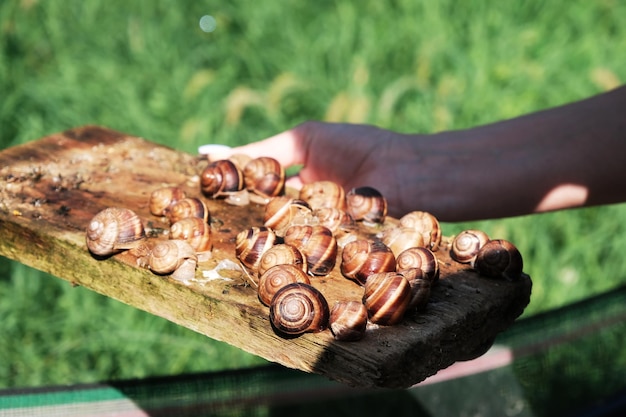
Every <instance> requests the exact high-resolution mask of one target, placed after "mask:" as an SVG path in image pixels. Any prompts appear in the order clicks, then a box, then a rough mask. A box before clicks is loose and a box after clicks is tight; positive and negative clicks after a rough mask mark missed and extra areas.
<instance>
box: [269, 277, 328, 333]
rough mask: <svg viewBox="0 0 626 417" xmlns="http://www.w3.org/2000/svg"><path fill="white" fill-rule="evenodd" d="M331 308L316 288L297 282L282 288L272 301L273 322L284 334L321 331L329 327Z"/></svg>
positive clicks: (277, 329) (271, 319) (275, 327)
mask: <svg viewBox="0 0 626 417" xmlns="http://www.w3.org/2000/svg"><path fill="white" fill-rule="evenodd" d="M329 316H330V311H329V307H328V302H327V301H326V298H324V295H323V294H322V293H321V292H320V291H319V290H318V289H316V288H315V287H313V286H311V285H308V284H304V283H300V282H296V283H291V284H287V285H285V286H284V287H282V288H281V289H279V290H278V291H277V292H276V294H274V297H273V298H272V302H271V304H270V321H271V323H272V326H273V327H274V329H276V331H277V332H278V333H279V334H281V335H300V334H302V333H306V332H312V333H315V332H320V331H322V330H324V329H326V328H327V327H328V319H329Z"/></svg>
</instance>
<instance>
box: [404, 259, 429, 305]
mask: <svg viewBox="0 0 626 417" xmlns="http://www.w3.org/2000/svg"><path fill="white" fill-rule="evenodd" d="M401 274H402V276H404V278H406V280H407V281H409V286H410V287H411V299H410V300H409V305H408V307H407V310H422V309H424V307H426V304H428V300H429V298H430V289H431V287H432V282H431V281H430V280H429V279H428V278H427V277H426V274H425V273H424V271H422V270H421V269H419V268H409V269H405V270H404V271H402V272H401Z"/></svg>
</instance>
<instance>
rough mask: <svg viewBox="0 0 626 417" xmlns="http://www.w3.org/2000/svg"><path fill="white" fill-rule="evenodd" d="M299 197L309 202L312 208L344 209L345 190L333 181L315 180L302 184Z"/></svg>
mask: <svg viewBox="0 0 626 417" xmlns="http://www.w3.org/2000/svg"><path fill="white" fill-rule="evenodd" d="M299 197H300V199H302V200H304V201H306V202H307V203H309V205H310V206H311V208H312V209H319V208H336V209H339V210H345V209H346V192H345V191H344V189H343V187H342V186H341V185H339V184H337V183H336V182H333V181H315V182H311V183H307V184H304V185H303V186H302V188H301V189H300V193H299Z"/></svg>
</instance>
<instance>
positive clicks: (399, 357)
mask: <svg viewBox="0 0 626 417" xmlns="http://www.w3.org/2000/svg"><path fill="white" fill-rule="evenodd" d="M205 164H206V161H205V160H203V159H202V158H199V157H195V156H192V155H189V154H185V153H182V152H178V151H176V150H173V149H170V148H168V147H164V146H160V145H156V144H154V143H151V142H150V141H148V140H145V139H142V138H138V137H133V136H130V135H126V134H123V133H120V132H116V131H112V130H109V129H105V128H101V127H96V126H85V127H80V128H76V129H72V130H68V131H65V132H61V133H58V134H53V135H50V136H48V137H45V138H42V139H39V140H36V141H33V142H30V143H27V144H25V145H20V146H16V147H13V148H8V149H5V150H2V151H1V152H0V255H3V256H5V257H8V258H11V259H14V260H17V261H19V262H22V263H24V264H26V265H29V266H31V267H34V268H36V269H39V270H42V271H46V272H49V273H51V274H53V275H55V276H57V277H60V278H62V279H64V280H67V281H69V282H70V283H71V284H72V285H80V286H83V287H86V288H89V289H91V290H93V291H96V292H98V293H101V294H104V295H106V296H109V297H112V298H115V299H117V300H120V301H122V302H124V303H127V304H129V305H131V306H134V307H136V308H139V309H142V310H145V311H147V312H150V313H152V314H155V315H157V316H160V317H164V318H165V319H167V320H171V321H173V322H175V323H178V324H180V325H181V326H185V327H187V328H189V329H192V330H194V331H197V332H199V333H202V334H204V335H206V336H208V337H211V338H214V339H217V340H221V341H224V342H227V343H229V344H231V345H234V346H237V347H239V348H241V349H243V350H245V351H248V352H250V353H253V354H255V355H259V356H261V357H263V358H266V359H268V360H269V361H272V362H278V363H280V364H283V365H285V366H287V367H290V368H296V369H300V370H303V371H306V372H315V373H319V374H323V375H326V376H327V377H329V378H331V379H334V380H337V381H340V382H343V383H346V384H349V385H352V386H360V387H388V388H401V387H408V386H411V385H413V384H415V383H417V382H420V381H422V380H424V379H425V378H427V377H428V376H430V375H433V374H434V373H436V372H437V371H438V370H440V369H443V368H446V367H448V366H450V365H451V364H452V363H454V362H456V361H459V360H467V359H472V358H474V357H476V356H479V355H480V354H482V353H483V352H485V351H486V349H487V348H488V347H489V346H490V345H491V343H492V342H493V340H494V338H495V336H496V335H497V334H498V333H499V332H501V331H503V330H504V329H506V328H507V327H509V326H510V325H511V324H512V322H513V321H514V320H515V319H516V318H517V317H518V316H519V315H520V314H521V313H522V312H523V310H524V308H525V306H526V305H527V304H528V302H529V298H530V292H531V280H530V277H528V276H526V275H524V276H523V277H522V279H520V280H518V281H516V282H508V281H501V280H494V279H488V278H485V277H481V276H480V275H478V274H477V273H476V272H475V271H473V270H471V269H469V268H467V267H466V266H463V265H460V264H458V263H456V262H454V261H452V260H451V259H450V257H449V255H448V250H447V249H446V247H445V245H444V247H442V248H440V249H439V250H438V251H437V252H436V255H437V257H438V259H439V262H440V265H441V279H440V281H439V284H438V285H437V286H435V287H434V289H433V291H432V294H431V299H430V302H429V304H428V306H427V308H426V310H425V311H423V312H421V313H410V314H407V315H406V317H405V319H404V320H403V321H402V323H400V324H398V325H395V326H390V327H382V326H376V325H371V326H369V327H368V330H367V333H366V336H365V338H364V339H363V340H361V341H359V342H337V341H335V340H334V339H333V337H332V334H331V333H330V331H329V330H325V331H323V332H321V333H316V334H305V335H302V336H300V337H296V338H292V339H284V338H281V337H280V336H278V335H277V334H276V333H275V332H274V331H273V330H272V328H271V325H270V323H269V319H268V309H267V307H265V306H263V305H262V304H261V303H260V302H259V301H258V299H257V295H256V291H255V290H254V288H252V287H251V286H250V285H249V284H248V281H247V279H246V277H245V275H244V274H243V273H242V272H241V271H238V270H235V269H231V270H225V271H222V272H221V273H220V274H218V275H215V273H216V271H215V267H216V265H218V264H219V262H220V261H223V260H231V261H234V262H236V257H235V254H234V239H235V236H236V234H237V233H238V232H239V231H241V230H244V229H246V228H248V227H250V226H259V225H261V224H262V214H263V207H262V206H261V205H258V204H250V205H247V206H243V207H239V206H232V205H229V204H226V203H224V202H223V201H220V200H212V199H206V198H205V201H206V203H207V205H208V207H209V209H210V212H211V217H212V222H211V226H212V230H213V242H214V248H213V252H212V257H211V259H209V260H208V261H205V262H201V263H200V264H199V266H198V269H197V271H196V278H195V279H194V280H193V281H192V282H191V283H190V284H189V285H184V284H181V283H180V282H176V281H174V280H172V279H171V278H169V277H163V276H157V275H155V274H153V273H151V272H150V271H148V270H145V269H142V268H139V267H137V265H136V258H134V257H133V256H132V254H130V253H129V252H124V253H121V254H118V255H114V256H112V257H110V258H107V259H103V260H102V259H95V258H94V257H93V256H92V255H91V254H90V253H89V252H88V250H87V248H86V245H85V229H86V227H87V224H88V222H89V220H90V219H91V218H92V217H93V216H94V215H95V214H96V213H97V212H99V211H100V210H102V209H104V208H106V207H126V208H130V209H132V210H134V211H135V212H136V213H137V214H138V215H139V216H140V217H141V218H142V220H143V222H144V226H145V228H146V230H148V232H149V234H151V235H153V236H156V237H158V236H160V235H161V233H162V232H163V231H164V230H165V229H167V227H168V224H167V223H165V222H164V221H163V219H161V218H158V217H155V216H153V215H151V214H150V212H149V209H148V200H149V195H150V193H151V192H152V191H153V190H154V189H156V188H158V187H161V186H166V185H177V186H180V187H182V188H184V189H185V191H187V193H188V194H190V195H191V196H196V197H201V194H200V192H199V184H198V173H199V172H200V170H201V169H202V167H203V166H204V165H205ZM416 209H419V208H416ZM388 221H390V222H392V221H394V219H389V220H388ZM443 233H444V235H445V234H446V231H445V229H444V230H443ZM448 240H449V239H448ZM337 265H339V263H337ZM208 271H212V272H208ZM207 274H208V276H207ZM312 283H313V285H314V286H315V287H316V288H318V289H319V290H320V291H322V293H323V294H324V295H325V297H326V298H327V300H328V302H329V304H330V305H331V306H332V305H333V303H334V302H335V301H337V300H341V299H355V300H360V299H361V297H362V293H363V290H362V288H361V287H359V286H357V285H356V284H355V283H353V282H352V281H349V280H347V279H345V278H344V277H342V276H341V274H340V273H339V268H338V266H337V267H336V268H335V270H333V271H332V272H331V274H330V275H328V276H326V277H318V278H312ZM93 319H94V320H97V318H96V317H94V318H93Z"/></svg>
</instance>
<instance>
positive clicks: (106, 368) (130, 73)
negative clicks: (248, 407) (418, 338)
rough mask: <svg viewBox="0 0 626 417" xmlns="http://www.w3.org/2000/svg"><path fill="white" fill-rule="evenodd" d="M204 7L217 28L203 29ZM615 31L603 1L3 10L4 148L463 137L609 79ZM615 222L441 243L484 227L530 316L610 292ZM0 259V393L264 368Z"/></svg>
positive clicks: (603, 211) (615, 9) (600, 214)
mask: <svg viewBox="0 0 626 417" xmlns="http://www.w3.org/2000/svg"><path fill="white" fill-rule="evenodd" d="M205 14H210V15H212V16H214V17H215V19H216V22H217V27H216V30H215V31H214V32H211V33H205V32H202V31H201V30H200V28H199V25H198V21H199V19H200V17H201V16H203V15H205ZM625 20H626V3H623V2H619V1H615V0H604V1H596V2H589V1H586V0H560V1H552V2H544V1H540V0H532V1H527V2H501V1H486V0H479V1H472V2H455V1H430V0H423V1H415V0H396V1H387V2H381V1H378V0H369V1H360V0H353V1H328V0H322V1H316V2H288V1H284V2H252V1H230V2H224V1H197V2H172V1H165V0H162V1H138V2H128V1H125V2H124V1H89V0H62V1H61V0H56V1H55V0H48V1H37V0H21V1H17V0H5V1H3V2H2V3H1V4H0V97H1V99H0V148H4V147H8V146H11V145H15V144H19V143H24V142H28V141H31V140H34V139H37V138H39V137H42V136H45V135H47V134H50V133H53V132H57V131H61V130H64V129H67V128H70V127H74V126H80V125H85V124H99V125H104V126H107V127H111V128H114V129H118V130H122V131H125V132H128V133H131V134H135V135H138V136H142V137H145V138H148V139H150V140H153V141H155V142H158V143H162V144H167V145H169V146H172V147H174V148H176V149H180V150H183V151H187V152H194V151H195V149H196V148H197V146H198V145H200V144H203V143H207V142H216V143H225V144H230V145H237V144H243V143H247V142H250V141H254V140H258V139H261V138H263V137H266V136H268V135H272V134H274V133H277V132H279V131H281V130H284V129H287V128H289V127H291V126H293V125H295V124H297V123H299V122H301V121H304V120H307V119H324V120H343V121H350V122H358V123H361V122H363V123H373V124H378V125H380V126H383V127H388V128H392V129H395V130H398V131H403V132H434V131H440V130H445V129H460V128H464V127H470V126H474V125H477V124H481V123H488V122H491V121H495V120H499V119H502V118H509V117H514V116H516V115H520V114H524V113H527V112H531V111H534V110H538V109H542V108H545V107H549V106H555V105H559V104H562V103H566V102H568V101H571V100H576V99H581V98H584V97H586V96H589V95H592V94H596V93H599V92H601V91H604V90H606V89H608V88H611V87H614V86H616V85H617V84H619V83H620V82H622V81H623V80H625V79H626V67H624V65H623V54H622V53H621V52H622V51H624V50H626V26H624V25H623V22H624V21H625ZM441 169H445V167H441ZM625 225H626V206H624V205H616V206H611V207H601V208H593V209H586V210H574V211H569V212H561V213H552V214H545V215H539V216H528V217H520V218H514V219H506V220H493V221H484V222H475V223H469V224H444V233H445V234H447V235H451V234H454V233H457V232H458V231H460V230H462V229H463V228H466V227H480V228H482V229H484V230H486V231H487V232H489V233H490V234H491V235H492V236H493V237H502V238H508V239H510V240H512V241H513V242H514V243H516V244H517V246H518V247H519V248H520V250H521V251H522V254H523V255H524V259H525V265H526V268H525V270H526V272H528V273H529V274H530V275H531V276H532V277H533V278H534V288H533V296H532V301H531V304H530V306H529V307H528V309H527V312H526V314H534V313H537V312H540V311H545V310H547V309H550V308H554V307H558V306H561V305H564V304H567V303H570V302H572V301H575V300H579V299H582V298H584V297H586V296H588V295H590V294H595V293H598V292H601V291H604V290H606V289H609V288H612V287H614V286H616V285H618V284H620V283H624V282H626V260H625V257H624V256H623V255H622V253H621V250H622V248H624V247H626V233H625V232H626V230H624V229H625V228H626V226H625ZM0 261H1V262H0V274H1V276H0V334H2V337H0V387H7V386H25V385H43V384H59V383H72V382H88V381H97V380H102V379H108V378H129V377H142V376H147V375H157V374H159V375H162V374H176V373H181V372H190V371H201V370H213V369H224V368H232V367H243V366H248V365H251V364H255V363H261V362H262V361H261V360H260V359H258V358H255V357H252V356H250V355H247V354H245V353H243V352H241V351H239V350H237V349H235V348H231V347H229V346H226V345H224V344H221V343H218V342H215V341H212V340H209V339H207V338H205V337H203V336H200V335H197V334H194V333H192V332H191V331H188V330H185V329H182V328H180V327H178V326H175V325H173V324H171V323H168V322H165V321H164V320H161V319H159V318H156V317H153V316H150V315H147V314H145V313H142V312H139V311H136V310H134V309H132V308H129V307H126V306H124V305H122V304H120V303H118V302H115V301H112V300H109V299H105V298H103V297H101V296H98V295H96V294H93V293H90V292H88V291H86V290H84V289H81V288H72V287H71V286H69V284H67V283H65V282H64V281H61V280H57V279H53V278H50V277H49V276H47V275H45V274H42V273H39V272H36V271H33V270H31V269H28V268H26V267H24V266H21V265H18V264H16V263H13V262H9V261H7V260H5V259H2V260H0Z"/></svg>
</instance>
